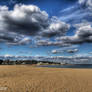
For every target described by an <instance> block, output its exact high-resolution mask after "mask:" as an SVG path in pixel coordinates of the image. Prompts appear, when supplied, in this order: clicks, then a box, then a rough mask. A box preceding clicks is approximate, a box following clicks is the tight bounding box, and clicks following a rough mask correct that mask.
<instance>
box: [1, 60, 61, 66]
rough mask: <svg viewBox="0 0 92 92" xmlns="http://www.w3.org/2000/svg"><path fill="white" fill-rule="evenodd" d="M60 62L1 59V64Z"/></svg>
mask: <svg viewBox="0 0 92 92" xmlns="http://www.w3.org/2000/svg"><path fill="white" fill-rule="evenodd" d="M42 63H43V64H60V63H58V62H50V61H36V60H16V61H13V60H0V65H21V64H24V65H25V64H31V65H32V64H42Z"/></svg>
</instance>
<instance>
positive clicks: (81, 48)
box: [0, 0, 92, 56]
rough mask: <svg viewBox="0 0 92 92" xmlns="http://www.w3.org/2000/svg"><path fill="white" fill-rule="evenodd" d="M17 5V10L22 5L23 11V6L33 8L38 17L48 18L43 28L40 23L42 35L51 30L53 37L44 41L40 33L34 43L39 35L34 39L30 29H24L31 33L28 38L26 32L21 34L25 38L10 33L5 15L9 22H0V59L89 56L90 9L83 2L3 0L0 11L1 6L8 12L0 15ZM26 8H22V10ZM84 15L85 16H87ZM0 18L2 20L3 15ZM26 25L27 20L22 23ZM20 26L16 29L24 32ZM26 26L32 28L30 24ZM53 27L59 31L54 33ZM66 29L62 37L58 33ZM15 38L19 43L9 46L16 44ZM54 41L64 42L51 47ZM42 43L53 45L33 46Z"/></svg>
mask: <svg viewBox="0 0 92 92" xmlns="http://www.w3.org/2000/svg"><path fill="white" fill-rule="evenodd" d="M87 1H90V0H87ZM18 4H21V5H20V6H18V7H19V8H20V7H22V6H23V5H25V7H24V8H26V7H27V6H31V5H35V6H36V7H39V9H40V13H42V11H45V12H46V13H47V14H48V20H49V21H50V22H49V21H48V22H47V24H45V23H44V26H45V27H44V29H43V30H42V31H44V30H45V31H46V32H47V33H48V32H49V31H48V30H50V29H48V28H52V29H53V30H55V32H56V34H57V35H56V36H51V37H47V38H44V36H43V35H47V34H43V33H44V32H43V33H42V32H40V33H39V34H41V35H42V36H41V39H40V40H39V39H35V37H37V36H39V34H36V36H35V35H33V33H35V32H36V31H34V29H35V28H33V29H30V30H29V29H26V30H29V31H30V32H31V30H32V32H33V33H32V34H31V33H30V34H28V31H27V33H26V31H25V34H24V31H23V32H22V31H21V32H19V31H20V29H17V31H16V29H14V27H12V28H11V26H14V25H12V24H11V26H10V25H8V24H7V23H11V19H12V18H11V17H12V16H11V15H9V16H6V15H5V16H6V17H7V18H9V19H10V20H7V19H4V20H5V21H4V22H2V21H1V23H0V26H1V29H0V34H3V35H4V36H5V37H6V38H7V39H6V38H4V37H2V35H1V37H0V55H8V54H9V55H19V56H36V55H39V56H72V55H78V54H81V55H83V54H86V55H91V54H90V53H91V51H92V48H91V47H92V41H91V35H92V33H91V31H92V28H91V25H92V24H91V17H92V16H91V11H90V10H89V8H92V6H91V5H90V4H89V3H88V2H85V0H7V2H6V0H1V1H0V5H1V7H0V8H2V7H3V6H6V7H8V8H9V9H8V10H7V9H6V10H4V9H2V10H0V12H5V14H6V13H7V12H6V11H8V12H10V11H14V7H15V6H16V5H18ZM87 5H88V6H87ZM24 8H23V9H24ZM28 8H30V7H28ZM28 8H26V10H27V9H28ZM31 8H35V7H34V6H32V7H31ZM16 10H17V8H16ZM20 10H21V9H20ZM26 10H25V11H26ZM87 12H89V14H88V13H87ZM20 13H21V11H20ZM20 13H19V15H20ZM26 13H27V12H25V14H26ZM29 13H30V12H29ZM31 13H32V12H31ZM36 14H37V15H35V16H37V18H39V17H41V15H39V16H38V12H37V13H36ZM1 16H3V14H2V15H1ZM16 16H17V15H16ZM16 16H14V15H13V17H14V18H15V20H17V18H18V20H20V18H19V16H17V17H16ZM42 16H43V15H42ZM53 16H54V17H55V20H54V19H53V21H54V23H53V21H51V19H52V18H53ZM45 17H46V18H47V16H46V15H45ZM3 18H5V17H4V16H3ZM30 18H31V16H30ZM43 18H44V16H43ZM21 20H23V19H21ZM7 21H8V22H7ZM41 21H45V20H42V18H41ZM27 22H28V23H30V22H29V20H27V21H26V23H27ZM38 22H39V21H38ZM2 23H4V24H5V26H3V27H2ZM14 23H15V24H16V23H17V22H16V21H15V22H14ZM21 23H22V22H21ZM59 23H60V24H59ZM63 23H64V24H63ZM85 23H86V25H85ZM24 24H25V23H24ZM24 24H21V25H20V26H23V28H24V29H23V28H22V30H25V28H26V27H24ZM39 24H41V23H40V22H39ZM58 24H59V26H58ZM61 24H62V25H61ZM81 24H82V25H81ZM6 25H7V26H8V29H9V30H8V31H7V27H6ZM18 25H19V24H18ZM25 25H26V24H25ZM29 25H33V24H32V22H31V24H29ZM41 25H42V24H41ZM48 25H49V26H48ZM68 25H69V26H70V27H69V28H67V27H68ZM75 25H78V26H77V27H75ZM89 25H90V26H89ZM54 26H55V27H54ZM5 27H6V28H5ZM9 27H10V28H9ZM33 27H38V26H36V24H35V25H33ZM42 27H43V25H42ZM56 27H59V28H58V29H55V28H56ZM18 28H20V27H19V26H18ZM28 28H30V26H28ZM45 28H46V29H45ZM83 28H84V29H87V30H84V29H83ZM2 29H4V31H5V32H3V31H2ZM41 29H42V28H41ZM52 29H51V32H53V30H52ZM66 29H67V32H65V33H64V35H62V34H63V31H62V30H64V31H66ZM89 30H90V32H89ZM59 31H60V32H61V33H60V32H59ZM12 32H13V33H14V34H13V33H12ZM22 33H23V34H22ZM6 34H7V35H6ZM12 34H13V35H12ZM59 34H60V35H59ZM81 34H82V35H81ZM85 34H88V35H87V36H86V35H85ZM11 35H12V36H11ZM49 35H53V34H52V33H49ZM54 35H55V34H54ZM76 35H77V36H76ZM67 36H68V40H66V39H67ZM89 36H90V37H89ZM9 37H10V38H9ZM16 37H17V39H18V40H19V42H18V44H16V43H15V42H13V41H15V40H16V39H15V38H16ZM26 38H28V39H27V40H25V39H26ZM57 38H59V39H61V38H62V39H65V40H62V39H61V40H60V42H61V43H59V45H53V43H54V44H55V43H56V42H57V41H56V39H57ZM9 39H10V40H11V39H12V42H10V41H9ZM71 39H74V41H72V40H71ZM42 40H44V41H45V40H46V42H53V43H52V44H51V45H48V43H47V45H46V46H44V44H41V46H37V44H35V43H37V42H36V41H38V42H41V41H42ZM25 41H26V42H27V41H28V43H26V44H25V43H24V42H25ZM19 43H21V44H19ZM22 43H23V44H22ZM66 44H67V46H66V47H65V46H62V45H66ZM70 45H71V46H70ZM76 45H77V46H76ZM74 46H75V47H74ZM72 47H74V48H72ZM63 48H64V50H63ZM75 49H77V50H75ZM53 52H54V53H53Z"/></svg>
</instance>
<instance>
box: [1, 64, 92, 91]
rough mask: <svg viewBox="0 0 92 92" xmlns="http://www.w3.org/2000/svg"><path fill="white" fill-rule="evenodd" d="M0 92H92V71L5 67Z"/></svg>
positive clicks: (20, 66)
mask: <svg viewBox="0 0 92 92" xmlns="http://www.w3.org/2000/svg"><path fill="white" fill-rule="evenodd" d="M0 92H92V69H63V68H39V67H34V66H26V65H11V66H8V65H6V66H5V65H4V66H0Z"/></svg>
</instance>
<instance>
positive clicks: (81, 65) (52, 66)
mask: <svg viewBox="0 0 92 92" xmlns="http://www.w3.org/2000/svg"><path fill="white" fill-rule="evenodd" d="M38 67H49V68H92V64H75V65H39V66H38Z"/></svg>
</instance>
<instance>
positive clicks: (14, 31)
mask: <svg viewBox="0 0 92 92" xmlns="http://www.w3.org/2000/svg"><path fill="white" fill-rule="evenodd" d="M69 27H70V26H69V24H66V23H64V22H62V21H59V19H58V18H55V17H54V19H53V18H49V15H48V14H47V13H46V12H45V11H41V10H40V8H38V7H37V6H35V5H21V4H20V5H15V6H14V9H13V10H9V9H8V7H7V6H0V42H8V43H13V44H15V43H24V42H26V41H25V39H24V37H22V36H25V38H27V36H32V37H37V36H39V37H48V38H50V37H54V36H58V35H60V36H62V35H65V34H66V32H67V30H68V29H69ZM21 35H22V36H21ZM16 37H17V40H16ZM21 37H22V38H21ZM20 39H21V40H20ZM26 40H28V39H26Z"/></svg>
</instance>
